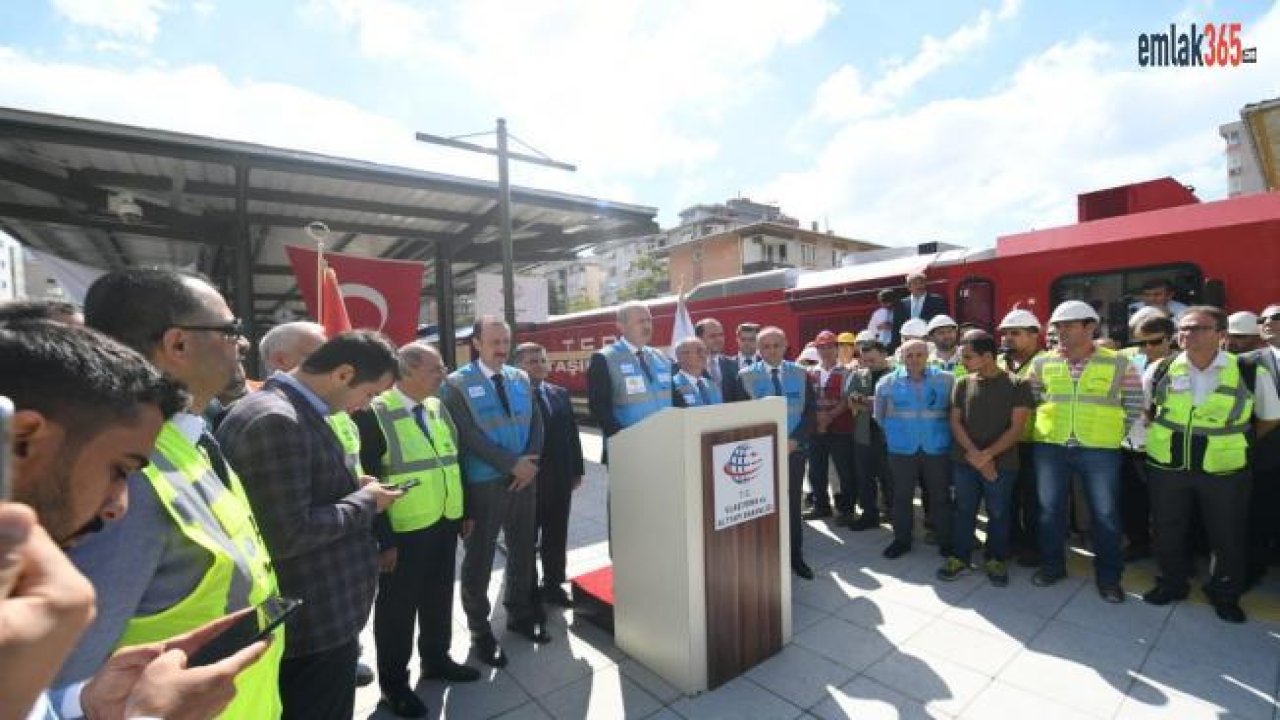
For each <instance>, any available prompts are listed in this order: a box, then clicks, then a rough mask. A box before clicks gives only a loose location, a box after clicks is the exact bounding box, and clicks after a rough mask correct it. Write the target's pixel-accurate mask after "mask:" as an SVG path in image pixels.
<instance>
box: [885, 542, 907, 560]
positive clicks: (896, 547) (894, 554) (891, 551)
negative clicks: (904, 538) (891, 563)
mask: <svg viewBox="0 0 1280 720" xmlns="http://www.w3.org/2000/svg"><path fill="white" fill-rule="evenodd" d="M908 552H911V543H904V542H899V541H897V540H894V541H893V542H891V543H889V547H887V548H885V549H884V556H885V557H887V558H889V559H890V560H893V559H894V558H899V557H902V556H903V555H906V554H907V553H908Z"/></svg>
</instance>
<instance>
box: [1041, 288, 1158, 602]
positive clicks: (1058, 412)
mask: <svg viewBox="0 0 1280 720" xmlns="http://www.w3.org/2000/svg"><path fill="white" fill-rule="evenodd" d="M1049 324H1050V325H1052V326H1053V328H1054V330H1055V331H1056V332H1057V334H1058V348H1057V349H1056V350H1054V351H1053V352H1048V353H1045V354H1043V355H1041V356H1040V357H1038V358H1036V360H1035V361H1034V362H1033V363H1032V364H1031V369H1030V371H1029V372H1028V375H1027V381H1028V382H1029V383H1030V384H1031V388H1032V391H1033V392H1034V393H1035V395H1036V397H1037V399H1038V401H1039V405H1038V406H1037V407H1036V414H1035V420H1034V430H1033V431H1032V439H1033V440H1034V441H1035V443H1036V449H1035V464H1036V487H1037V490H1038V493H1039V497H1040V552H1041V564H1040V569H1039V570H1038V571H1036V574H1035V576H1033V577H1032V579H1031V582H1032V583H1033V584H1034V585H1037V586H1040V587H1046V586H1049V585H1053V584H1054V583H1056V582H1058V581H1059V580H1061V579H1063V578H1064V577H1066V575H1067V567H1066V547H1065V545H1066V543H1065V538H1066V524H1067V503H1066V499H1067V488H1068V485H1069V483H1070V480H1071V477H1072V475H1073V474H1074V475H1076V476H1078V477H1079V478H1080V481H1081V484H1082V487H1083V488H1084V490H1085V495H1086V497H1087V500H1088V505H1089V512H1090V523H1089V525H1090V530H1091V532H1092V538H1093V542H1092V545H1091V549H1092V550H1093V552H1094V561H1093V564H1094V573H1095V580H1096V582H1097V587H1098V594H1099V595H1100V596H1101V597H1102V599H1103V600H1105V601H1107V602H1111V603H1119V602H1124V591H1123V590H1121V588H1120V576H1121V574H1122V573H1123V572H1124V557H1123V555H1122V554H1121V551H1120V507H1119V506H1120V464H1121V459H1122V458H1121V455H1120V447H1121V443H1122V442H1123V441H1124V437H1125V433H1126V432H1127V430H1128V428H1129V427H1130V426H1132V425H1133V423H1134V422H1137V421H1138V420H1139V417H1140V416H1141V413H1142V407H1143V403H1142V378H1141V376H1139V374H1138V371H1137V370H1136V369H1135V368H1134V367H1133V364H1132V363H1130V362H1129V361H1128V360H1126V359H1125V358H1124V357H1123V356H1121V355H1119V354H1118V353H1116V352H1115V351H1113V350H1107V349H1106V348H1098V347H1095V346H1094V343H1093V335H1094V332H1095V331H1096V330H1097V328H1098V313H1097V311H1096V310H1094V309H1093V307H1092V306H1090V305H1089V304H1088V303H1086V302H1082V301H1080V300H1068V301H1066V302H1064V303H1062V304H1060V305H1058V307H1056V308H1054V310H1053V314H1052V315H1051V316H1050V317H1049Z"/></svg>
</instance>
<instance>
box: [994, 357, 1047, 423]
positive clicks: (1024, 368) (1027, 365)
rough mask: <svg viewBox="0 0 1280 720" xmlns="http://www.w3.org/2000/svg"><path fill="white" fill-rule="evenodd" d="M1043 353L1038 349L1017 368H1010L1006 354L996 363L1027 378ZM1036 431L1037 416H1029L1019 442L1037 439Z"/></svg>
mask: <svg viewBox="0 0 1280 720" xmlns="http://www.w3.org/2000/svg"><path fill="white" fill-rule="evenodd" d="M1043 354H1044V351H1043V350H1037V351H1036V352H1035V354H1033V355H1032V356H1031V357H1029V358H1027V361H1026V362H1024V363H1022V364H1021V365H1019V366H1018V369H1017V370H1010V369H1009V361H1008V360H1007V359H1006V357H1007V356H1005V355H1001V356H1000V357H999V358H997V359H996V364H997V365H999V366H1000V369H1001V370H1004V371H1005V372H1007V373H1009V374H1010V375H1013V376H1014V377H1016V378H1022V379H1023V380H1026V379H1027V375H1028V374H1030V372H1031V367H1032V365H1034V364H1035V362H1036V358H1039V357H1040V356H1041V355H1043ZM1035 432H1036V421H1035V418H1034V417H1033V418H1029V419H1028V420H1027V424H1026V425H1024V426H1023V428H1022V437H1020V438H1018V442H1031V441H1033V440H1035Z"/></svg>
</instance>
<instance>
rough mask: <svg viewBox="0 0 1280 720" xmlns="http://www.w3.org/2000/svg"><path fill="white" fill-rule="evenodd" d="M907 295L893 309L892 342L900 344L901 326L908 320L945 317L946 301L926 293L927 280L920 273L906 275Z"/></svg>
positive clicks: (925, 320)
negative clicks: (937, 316) (936, 316)
mask: <svg viewBox="0 0 1280 720" xmlns="http://www.w3.org/2000/svg"><path fill="white" fill-rule="evenodd" d="M906 283H907V295H906V297H904V298H902V299H901V300H899V301H898V304H897V305H895V306H894V308H893V341H894V343H895V344H900V343H901V342H902V324H903V323H905V322H907V321H908V320H920V321H922V322H925V323H927V322H929V321H930V320H932V319H933V316H935V315H946V314H947V313H948V312H949V310H948V305H947V299H946V298H944V297H942V296H941V295H938V294H936V293H931V292H929V291H928V288H929V279H928V277H926V276H925V274H924V273H922V272H913V273H910V274H908V275H907V277H906Z"/></svg>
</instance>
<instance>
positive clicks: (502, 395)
mask: <svg viewBox="0 0 1280 720" xmlns="http://www.w3.org/2000/svg"><path fill="white" fill-rule="evenodd" d="M489 379H490V380H491V381H493V389H494V390H497V391H498V402H500V403H502V411H503V412H505V413H506V414H507V417H511V401H509V400H507V388H506V386H505V385H503V379H504V378H503V377H502V373H494V374H493V377H491V378H489Z"/></svg>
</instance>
